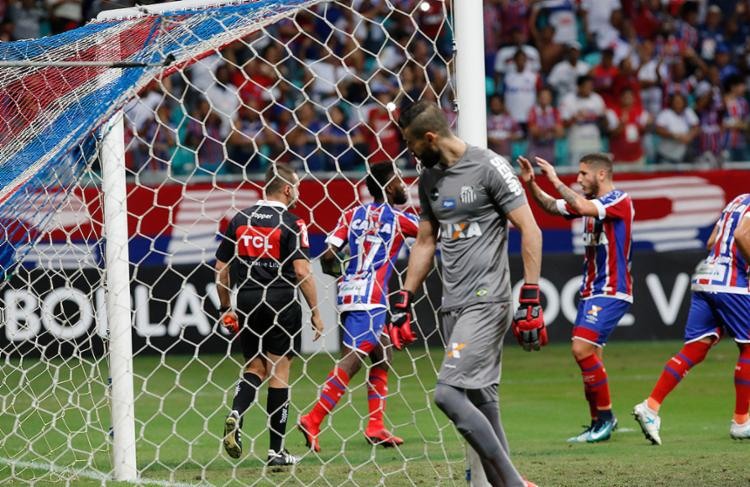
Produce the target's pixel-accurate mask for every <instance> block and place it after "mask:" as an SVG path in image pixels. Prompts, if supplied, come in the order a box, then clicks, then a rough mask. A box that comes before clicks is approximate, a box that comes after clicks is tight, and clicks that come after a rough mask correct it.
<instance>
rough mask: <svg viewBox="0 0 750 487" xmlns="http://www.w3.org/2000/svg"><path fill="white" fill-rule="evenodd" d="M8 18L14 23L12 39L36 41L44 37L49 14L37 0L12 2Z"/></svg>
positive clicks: (9, 6)
mask: <svg viewBox="0 0 750 487" xmlns="http://www.w3.org/2000/svg"><path fill="white" fill-rule="evenodd" d="M6 18H7V19H8V20H10V21H11V22H13V35H12V39H13V40H14V41H15V40H19V39H36V38H37V37H41V35H42V21H43V20H45V19H46V18H47V12H46V11H45V10H44V9H43V8H42V6H41V5H40V3H39V2H37V0H10V1H9V2H8V10H7V12H6Z"/></svg>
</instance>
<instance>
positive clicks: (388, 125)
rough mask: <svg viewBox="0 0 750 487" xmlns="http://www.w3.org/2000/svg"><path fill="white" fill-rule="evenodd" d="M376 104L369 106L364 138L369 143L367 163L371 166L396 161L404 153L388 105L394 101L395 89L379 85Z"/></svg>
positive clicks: (376, 90)
mask: <svg viewBox="0 0 750 487" xmlns="http://www.w3.org/2000/svg"><path fill="white" fill-rule="evenodd" d="M373 93H374V95H375V102H373V103H371V104H369V105H368V106H367V111H366V114H367V115H366V117H367V118H366V119H365V123H364V129H363V132H364V134H363V135H364V138H365V141H366V142H367V147H368V151H367V161H368V162H369V163H370V164H377V163H379V162H390V161H393V160H396V159H397V158H399V156H400V155H401V152H402V151H403V145H402V141H401V136H400V135H399V133H398V127H397V126H396V124H395V123H394V122H393V119H392V117H391V113H390V112H389V111H388V108H387V104H388V103H390V102H391V101H392V100H393V99H394V94H393V87H389V86H386V85H378V86H375V87H374V88H373Z"/></svg>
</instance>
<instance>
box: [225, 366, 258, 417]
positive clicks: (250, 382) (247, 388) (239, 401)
mask: <svg viewBox="0 0 750 487" xmlns="http://www.w3.org/2000/svg"><path fill="white" fill-rule="evenodd" d="M261 382H263V381H261V380H260V377H258V376H257V375H255V374H251V373H249V372H245V374H244V375H243V376H242V379H240V381H239V382H238V383H237V390H236V392H235V394H234V400H233V401H232V410H233V411H237V414H239V415H240V427H242V415H243V414H244V413H245V411H247V408H249V407H250V405H251V404H252V403H253V401H255V396H256V395H257V393H258V387H260V383H261Z"/></svg>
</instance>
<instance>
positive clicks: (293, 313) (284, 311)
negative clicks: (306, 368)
mask: <svg viewBox="0 0 750 487" xmlns="http://www.w3.org/2000/svg"><path fill="white" fill-rule="evenodd" d="M237 312H238V315H239V318H240V322H243V320H244V326H243V327H242V330H241V331H240V344H241V345H242V354H243V355H244V356H245V360H246V361H249V360H251V359H253V358H255V357H256V356H258V354H260V353H263V354H268V353H272V354H274V355H279V356H283V355H286V356H287V357H294V356H295V355H299V353H300V350H301V344H302V308H301V307H300V304H299V302H298V301H297V299H296V292H289V291H282V292H275V291H274V290H273V289H269V290H268V291H267V292H266V295H265V299H264V297H263V292H262V291H240V292H239V293H238V294H237Z"/></svg>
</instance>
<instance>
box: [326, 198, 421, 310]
mask: <svg viewBox="0 0 750 487" xmlns="http://www.w3.org/2000/svg"><path fill="white" fill-rule="evenodd" d="M418 221H419V220H418V218H417V216H416V215H411V214H407V213H404V212H401V211H398V210H396V209H395V208H393V207H392V206H390V205H389V204H386V203H382V204H377V203H370V204H367V205H362V206H358V207H356V208H352V209H350V210H348V211H346V212H345V213H344V214H343V215H341V218H339V222H338V224H337V225H336V228H335V229H334V230H333V232H332V233H331V234H330V235H329V236H328V238H327V239H326V242H327V243H328V244H329V245H331V246H333V247H336V248H341V247H342V246H343V245H344V244H346V243H348V244H349V251H350V255H351V258H350V260H349V264H348V265H347V266H346V270H345V271H344V275H343V276H342V277H341V278H340V279H339V283H338V308H339V311H354V310H368V309H373V308H384V307H386V305H387V301H386V300H387V297H388V280H389V279H390V277H391V272H392V271H393V265H394V262H395V260H396V257H398V253H399V251H400V250H401V246H402V245H403V244H404V240H405V239H406V238H407V237H416V236H417V231H418V227H419V223H418Z"/></svg>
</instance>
